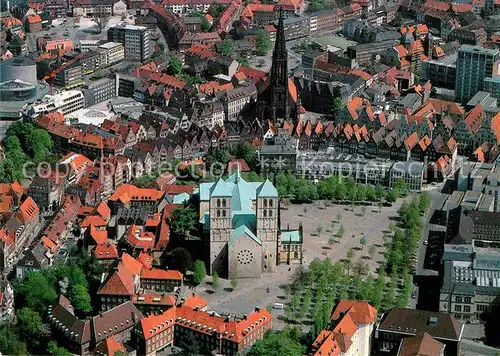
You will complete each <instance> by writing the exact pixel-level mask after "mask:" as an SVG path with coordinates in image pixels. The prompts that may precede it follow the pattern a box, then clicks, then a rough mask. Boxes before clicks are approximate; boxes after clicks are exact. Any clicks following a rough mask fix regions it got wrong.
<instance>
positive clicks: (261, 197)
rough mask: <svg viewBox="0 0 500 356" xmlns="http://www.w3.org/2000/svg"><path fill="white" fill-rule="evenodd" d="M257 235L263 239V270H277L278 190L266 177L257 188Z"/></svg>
mask: <svg viewBox="0 0 500 356" xmlns="http://www.w3.org/2000/svg"><path fill="white" fill-rule="evenodd" d="M256 193H257V205H256V207H257V209H256V210H257V237H258V238H259V239H260V240H261V241H262V272H276V265H277V261H278V257H279V256H278V254H279V249H278V247H279V246H278V230H279V226H278V221H279V218H278V214H279V198H278V192H277V190H276V188H275V187H274V186H273V184H272V183H271V182H270V181H269V179H266V181H265V182H264V183H262V184H261V186H260V187H259V188H258V189H257V192H256Z"/></svg>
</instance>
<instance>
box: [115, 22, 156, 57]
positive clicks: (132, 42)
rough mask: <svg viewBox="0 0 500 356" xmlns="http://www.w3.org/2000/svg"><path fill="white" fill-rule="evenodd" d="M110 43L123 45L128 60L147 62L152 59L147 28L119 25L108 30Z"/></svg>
mask: <svg viewBox="0 0 500 356" xmlns="http://www.w3.org/2000/svg"><path fill="white" fill-rule="evenodd" d="M108 41H112V42H119V43H122V44H123V46H124V48H125V57H126V58H127V59H128V60H134V61H140V62H145V61H147V60H148V59H149V58H151V43H150V38H149V31H148V29H147V27H143V26H133V25H118V26H115V27H111V28H110V29H109V30H108Z"/></svg>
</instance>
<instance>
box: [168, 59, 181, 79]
mask: <svg viewBox="0 0 500 356" xmlns="http://www.w3.org/2000/svg"><path fill="white" fill-rule="evenodd" d="M167 72H168V73H169V74H172V75H179V74H181V73H182V62H181V60H180V59H179V58H178V57H175V56H172V57H170V61H169V62H168V68H167Z"/></svg>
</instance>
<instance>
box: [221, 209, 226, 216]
mask: <svg viewBox="0 0 500 356" xmlns="http://www.w3.org/2000/svg"><path fill="white" fill-rule="evenodd" d="M222 217H223V218H225V217H226V211H225V210H222Z"/></svg>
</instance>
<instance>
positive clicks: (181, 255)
mask: <svg viewBox="0 0 500 356" xmlns="http://www.w3.org/2000/svg"><path fill="white" fill-rule="evenodd" d="M167 261H168V263H167V264H168V267H169V268H170V269H175V270H178V271H180V272H182V273H186V271H187V270H190V269H191V267H192V265H193V260H192V258H191V254H190V253H189V252H188V250H186V249H185V248H182V247H177V248H174V249H173V250H172V251H171V252H170V253H169V254H168V259H167Z"/></svg>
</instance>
